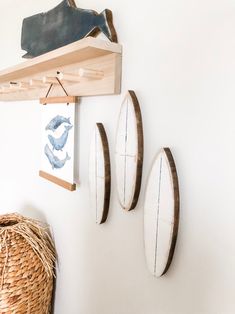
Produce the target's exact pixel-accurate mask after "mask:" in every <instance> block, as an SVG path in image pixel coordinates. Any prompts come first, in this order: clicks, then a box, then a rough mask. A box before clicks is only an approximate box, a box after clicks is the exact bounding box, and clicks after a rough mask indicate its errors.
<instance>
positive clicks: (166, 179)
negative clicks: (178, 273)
mask: <svg viewBox="0 0 235 314" xmlns="http://www.w3.org/2000/svg"><path fill="white" fill-rule="evenodd" d="M178 223H179V186H178V177H177V172H176V167H175V163H174V159H173V156H172V154H171V151H170V149H169V148H163V149H161V150H160V152H159V153H158V155H157V156H156V159H155V160H154V163H153V165H152V169H151V171H150V174H149V178H148V182H147V186H146V192H145V203H144V242H145V255H146V260H147V265H148V268H149V270H150V272H151V273H152V274H153V275H154V276H156V277H161V276H162V275H164V274H165V273H166V272H167V270H168V268H169V266H170V264H171V261H172V258H173V254H174V249H175V244H176V239H177V232H178Z"/></svg>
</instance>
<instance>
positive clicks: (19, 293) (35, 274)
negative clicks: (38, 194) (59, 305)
mask: <svg viewBox="0 0 235 314" xmlns="http://www.w3.org/2000/svg"><path fill="white" fill-rule="evenodd" d="M55 258H56V253H55V248H54V244H53V241H52V240H51V237H50V234H49V228H48V226H47V225H45V224H42V223H40V222H39V221H36V220H33V219H29V218H26V217H23V216H21V215H19V214H8V215H4V216H0V314H49V313H50V312H51V299H52V292H53V281H54V265H55Z"/></svg>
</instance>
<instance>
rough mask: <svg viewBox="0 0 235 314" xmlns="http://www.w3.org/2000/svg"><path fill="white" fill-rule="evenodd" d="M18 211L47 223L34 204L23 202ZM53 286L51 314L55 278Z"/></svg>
mask: <svg viewBox="0 0 235 314" xmlns="http://www.w3.org/2000/svg"><path fill="white" fill-rule="evenodd" d="M19 213H20V214H21V215H23V216H26V217H30V218H32V219H36V220H39V221H42V222H44V223H47V220H46V216H45V215H44V213H43V212H42V211H41V210H40V209H38V208H35V207H34V206H32V205H30V204H25V205H24V206H23V207H22V208H20V210H19ZM50 231H51V230H50ZM52 239H53V240H54V237H53V233H52ZM55 276H56V270H55ZM53 287H54V289H53V292H52V302H51V314H54V313H55V311H54V308H55V292H56V278H54V282H53Z"/></svg>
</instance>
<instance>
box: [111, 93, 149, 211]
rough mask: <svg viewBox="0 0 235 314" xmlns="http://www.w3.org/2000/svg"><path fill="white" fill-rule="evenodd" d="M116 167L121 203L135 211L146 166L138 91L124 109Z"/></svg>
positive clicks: (121, 115)
mask: <svg viewBox="0 0 235 314" xmlns="http://www.w3.org/2000/svg"><path fill="white" fill-rule="evenodd" d="M115 163H116V182H117V190H118V198H119V202H120V204H121V206H122V207H123V208H124V209H125V210H131V209H134V208H135V206H136V204H137V201H138V197H139V192H140V186H141V177H142V164H143V126H142V118H141V111H140V106H139V102H138V99H137V97H136V95H135V93H134V91H128V93H127V95H126V97H125V99H124V101H123V103H122V106H121V110H120V114H119V120H118V126H117V133H116V150H115Z"/></svg>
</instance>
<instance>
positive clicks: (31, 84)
mask: <svg viewBox="0 0 235 314" xmlns="http://www.w3.org/2000/svg"><path fill="white" fill-rule="evenodd" d="M121 57H122V47H121V46H120V45H119V44H116V43H111V42H109V41H104V40H100V39H98V38H93V37H87V38H84V39H82V40H79V41H77V42H74V43H72V44H69V45H67V46H64V47H62V48H59V49H56V50H54V51H51V52H48V53H46V54H44V55H41V56H39V57H36V58H33V59H30V60H28V61H26V62H23V63H21V64H19V65H16V66H14V67H12V68H10V69H6V70H3V71H0V101H16V100H31V99H39V98H43V97H45V95H46V93H47V91H48V89H49V87H50V85H51V84H53V88H52V90H51V93H50V95H51V96H55V97H57V96H63V95H64V92H63V90H62V89H61V86H60V83H61V84H62V85H63V86H64V88H65V89H66V91H67V93H68V94H69V96H94V95H108V94H118V93H120V81H121V62H122V58H121Z"/></svg>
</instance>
